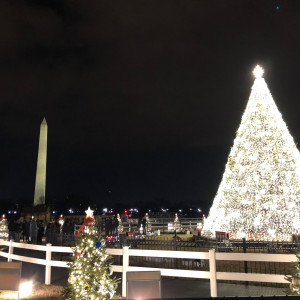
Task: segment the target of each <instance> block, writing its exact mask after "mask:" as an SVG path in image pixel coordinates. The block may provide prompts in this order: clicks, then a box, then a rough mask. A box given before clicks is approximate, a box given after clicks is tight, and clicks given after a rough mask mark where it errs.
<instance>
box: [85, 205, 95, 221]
mask: <svg viewBox="0 0 300 300" xmlns="http://www.w3.org/2000/svg"><path fill="white" fill-rule="evenodd" d="M85 213H86V218H91V219H93V218H94V211H93V210H91V208H90V207H89V208H88V209H87V210H86V211H85Z"/></svg>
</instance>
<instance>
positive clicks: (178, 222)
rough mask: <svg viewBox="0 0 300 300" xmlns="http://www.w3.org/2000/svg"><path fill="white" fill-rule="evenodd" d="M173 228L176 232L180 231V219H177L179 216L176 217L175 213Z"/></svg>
mask: <svg viewBox="0 0 300 300" xmlns="http://www.w3.org/2000/svg"><path fill="white" fill-rule="evenodd" d="M174 230H175V231H176V232H180V231H181V224H180V221H179V218H178V215H177V214H175V217H174Z"/></svg>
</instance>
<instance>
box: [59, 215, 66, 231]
mask: <svg viewBox="0 0 300 300" xmlns="http://www.w3.org/2000/svg"><path fill="white" fill-rule="evenodd" d="M58 223H59V224H60V232H62V228H63V226H64V223H65V220H64V216H63V215H60V217H59V218H58Z"/></svg>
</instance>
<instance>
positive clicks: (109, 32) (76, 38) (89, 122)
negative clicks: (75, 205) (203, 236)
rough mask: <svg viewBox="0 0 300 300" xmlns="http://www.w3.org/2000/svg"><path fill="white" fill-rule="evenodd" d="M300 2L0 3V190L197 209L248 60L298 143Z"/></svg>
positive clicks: (217, 165)
mask: <svg viewBox="0 0 300 300" xmlns="http://www.w3.org/2000/svg"><path fill="white" fill-rule="evenodd" d="M299 11H300V1H299V0H294V1H288V0H282V1H264V0H261V1H253V0H251V1H247V0H242V1H241V0H236V1H228V0H226V1H225V0H224V1H220V0H216V1H214V0H206V1H202V0H197V1H196V0H181V1H178V0H170V1H164V0H157V1H156V0H150V1H149V0H148V1H143V0H136V1H132V0H126V1H125V0H121V1H83V0H80V1H75V0H57V1H55V0H47V1H46V0H36V1H21V0H6V1H5V0H1V1H0V28H1V34H0V61H1V68H0V72H1V81H0V82H1V89H0V95H1V97H0V114H1V116H0V138H1V147H0V154H1V155H0V166H1V173H0V200H1V199H6V200H9V201H12V202H22V201H32V202H33V195H34V184H35V172H36V158H37V151H38V138H39V129H40V123H41V122H42V119H43V117H44V116H45V117H46V119H47V123H48V165H47V188H46V201H47V203H57V202H60V201H62V200H64V199H65V198H66V197H67V196H68V195H76V196H80V197H83V198H85V199H87V200H86V204H87V205H89V204H90V203H92V202H93V203H98V204H99V205H104V204H106V203H110V204H111V205H113V204H115V203H117V202H123V203H126V204H128V206H130V205H133V204H134V203H136V202H141V203H146V202H147V203H149V202H153V201H161V203H162V204H164V203H165V202H171V203H178V206H180V203H188V204H191V205H196V206H199V207H201V208H202V209H204V210H207V209H208V208H209V207H210V205H211V203H212V201H213V198H214V195H215V193H216V191H217V188H218V185H219V183H220V180H221V177H222V174H223V171H224V167H225V163H226V161H227V156H228V154H229V151H230V147H231V146H232V144H233V139H234V137H235V132H236V130H237V129H238V126H239V123H240V120H241V116H242V113H243V111H244V109H245V107H246V104H247V101H248V98H249V95H250V90H251V86H252V84H253V80H254V79H253V76H252V70H253V68H254V67H255V65H256V64H260V65H261V66H262V67H263V68H264V69H265V76H264V77H265V79H266V81H267V84H268V86H269V88H270V90H271V93H272V95H273V98H274V100H275V102H276V104H277V106H278V108H279V110H280V112H281V113H282V115H283V118H284V120H285V122H286V123H287V125H288V127H289V130H290V132H291V134H292V136H293V137H294V139H295V142H296V143H299V141H300V126H299V119H300V97H299V95H300V81H299V78H300V68H299V66H300V55H299V54H300V17H299Z"/></svg>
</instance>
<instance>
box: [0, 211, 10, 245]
mask: <svg viewBox="0 0 300 300" xmlns="http://www.w3.org/2000/svg"><path fill="white" fill-rule="evenodd" d="M0 239H3V240H7V239H8V224H7V219H6V217H5V215H2V217H1V218H0Z"/></svg>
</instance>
